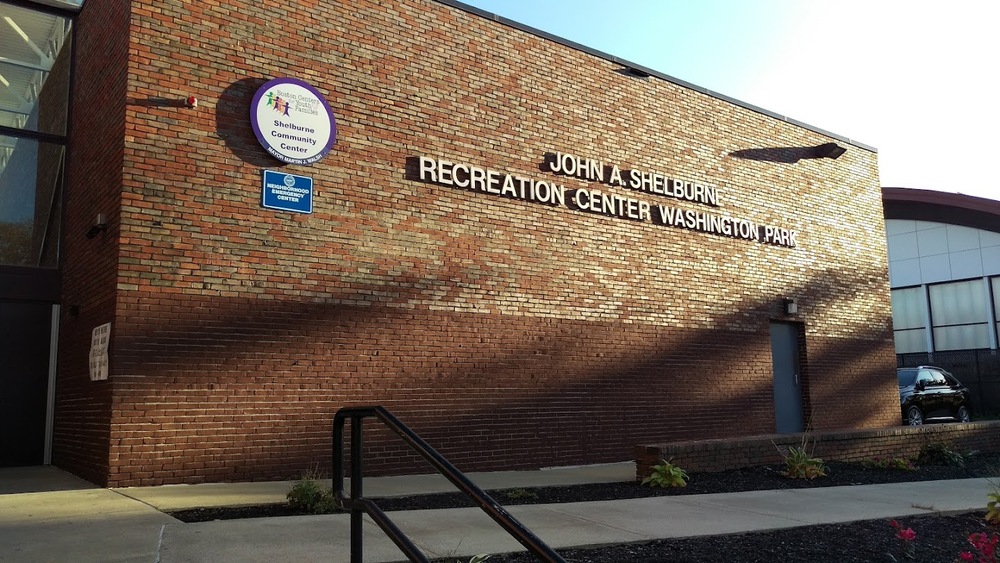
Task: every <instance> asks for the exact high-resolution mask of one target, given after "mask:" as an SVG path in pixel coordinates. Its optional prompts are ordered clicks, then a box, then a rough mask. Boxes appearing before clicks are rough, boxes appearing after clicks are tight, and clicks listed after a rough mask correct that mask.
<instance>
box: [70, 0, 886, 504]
mask: <svg viewBox="0 0 1000 563" xmlns="http://www.w3.org/2000/svg"><path fill="white" fill-rule="evenodd" d="M129 10H130V11H129ZM126 19H127V22H126ZM97 21H100V22H101V23H100V24H99V25H100V28H99V29H95V28H94V26H93V24H91V23H89V22H97ZM125 30H128V33H126V31H125ZM78 32H79V34H80V37H79V38H78V52H77V59H78V67H77V87H76V89H75V90H74V96H75V97H74V106H73V109H74V113H73V117H74V133H73V135H74V136H73V147H74V151H77V152H76V153H75V154H76V156H75V157H74V159H73V161H72V162H73V164H72V165H71V171H73V173H72V174H71V175H70V179H69V182H68V188H67V190H68V194H67V239H68V240H67V242H66V246H67V252H66V256H67V258H66V260H65V264H66V268H65V270H64V272H65V273H64V279H65V281H64V286H65V287H64V301H65V302H66V303H67V304H70V303H79V304H80V305H81V307H80V314H79V316H78V317H73V318H67V319H64V322H63V326H62V335H61V345H60V350H61V356H60V383H59V385H60V387H59V389H60V393H61V397H60V400H59V405H58V407H57V427H56V444H55V449H56V455H55V459H56V460H57V463H59V464H64V465H66V466H67V467H70V468H73V469H75V470H77V471H79V472H81V474H84V475H85V476H87V477H88V478H91V479H94V480H97V481H99V482H102V483H105V484H108V485H114V486H130V485H152V484H161V483H182V482H183V483H192V482H201V481H222V480H250V479H278V478H291V477H295V476H297V475H300V474H301V473H303V472H304V471H306V470H307V469H309V468H311V467H313V466H315V465H319V466H320V467H321V468H323V467H329V459H330V451H329V449H330V445H329V442H330V440H329V438H330V429H331V421H332V417H333V413H334V412H335V410H336V409H337V408H339V407H341V406H346V405H364V404H382V405H384V406H386V407H388V408H389V409H390V410H392V411H393V412H394V413H395V414H397V415H398V416H399V417H400V418H401V419H402V420H403V422H405V423H407V424H410V425H412V426H413V428H414V429H415V430H416V431H417V432H418V433H420V434H421V435H422V436H423V437H424V438H425V439H427V440H428V441H429V442H430V443H431V444H433V445H434V446H435V447H438V448H439V449H440V450H441V451H442V453H444V454H445V455H446V456H448V457H449V458H450V459H451V460H452V461H453V462H454V463H455V464H456V465H457V466H458V467H459V468H460V469H463V470H483V469H510V468H531V467H539V466H551V465H566V464H580V463H596V462H609V461H620V460H623V459H628V458H630V457H631V455H632V448H633V446H634V445H635V444H637V443H659V442H663V441H673V440H697V439H705V438H716V437H723V436H726V437H732V436H749V435H755V434H769V433H772V432H774V428H775V420H774V403H773V398H772V388H771V379H772V368H771V348H770V340H769V333H768V326H769V323H770V322H771V321H773V320H787V321H791V322H796V323H800V326H801V331H802V335H803V340H804V342H803V345H804V350H803V354H802V364H803V365H802V368H803V369H802V375H803V378H804V383H805V388H806V389H807V393H808V394H807V396H806V397H805V398H804V402H805V404H806V411H807V412H806V413H805V414H806V419H807V421H808V422H809V423H810V426H811V428H813V429H816V430H823V429H832V428H842V427H854V428H879V427H885V426H889V425H893V424H898V419H899V413H898V412H897V411H898V405H897V396H896V394H897V392H896V386H895V378H894V376H893V368H894V366H895V357H894V354H893V345H892V332H891V317H890V307H889V292H888V282H887V261H886V252H885V233H884V227H883V221H882V208H881V200H880V192H879V189H878V173H877V158H876V155H875V154H874V153H873V152H871V151H869V150H867V149H865V148H863V147H856V146H851V147H849V150H848V152H847V153H846V154H845V155H843V156H841V157H840V158H839V159H837V160H832V159H815V158H808V156H809V154H808V149H807V148H808V147H813V146H816V145H818V144H821V143H825V142H828V141H829V140H830V138H829V137H827V136H825V135H823V134H820V133H817V132H815V131H812V130H810V129H808V128H804V127H801V126H798V125H796V124H794V123H789V122H787V121H783V120H780V119H776V118H774V117H772V116H769V115H765V114H762V113H759V112H756V111H753V110H751V109H747V108H744V107H741V106H739V105H735V104H732V103H730V102H728V101H726V100H722V99H720V98H718V97H713V96H710V95H707V94H705V93H701V92H698V91H695V90H693V89H690V88H687V87H684V86H681V85H677V84H674V83H672V82H669V81H666V80H662V79H660V78H656V77H651V78H645V79H643V78H636V77H633V76H629V75H628V74H627V73H626V72H624V69H623V67H622V65H621V64H619V63H615V62H611V61H609V60H607V59H604V58H600V57H597V56H595V55H593V54H589V53H586V52H583V51H580V50H576V49H573V48H571V47H568V46H565V45H562V44H559V43H556V42H553V41H551V40H549V39H546V38H543V37H540V36H538V35H535V34H531V33H528V32H525V31H523V30H519V29H515V28H512V27H509V26H506V25H503V24H502V23H498V22H495V21H491V20H489V19H486V18H483V17H481V16H479V15H476V14H474V13H469V12H467V11H464V10H462V9H459V8H456V7H453V6H450V5H448V4H444V3H438V2H433V1H430V0H400V1H394V2H375V1H359V2H353V3H341V2H320V3H303V2H299V3H283V4H277V3H273V2H235V1H234V2H222V3H188V2H114V1H111V0H88V2H87V3H86V5H85V6H84V8H83V11H82V15H81V16H80V22H79V23H78ZM126 72H127V85H126V83H125V77H126ZM279 76H292V77H295V78H299V79H302V80H304V81H306V82H308V83H310V84H311V85H313V86H315V87H316V88H318V89H319V90H320V91H321V92H323V93H324V94H325V96H326V98H327V100H328V101H329V103H330V106H331V108H332V110H333V112H334V114H335V115H336V119H337V126H338V138H337V143H336V145H335V146H334V149H333V151H332V152H331V153H330V154H329V155H328V156H327V157H326V158H324V159H323V160H321V161H320V162H318V163H317V164H314V165H312V166H295V165H283V164H281V163H279V162H277V161H276V160H274V159H273V158H271V157H270V156H268V155H267V153H266V152H265V151H264V149H263V148H261V146H260V145H259V144H258V142H257V141H256V139H255V138H254V135H253V132H252V130H251V128H250V123H249V118H248V116H249V106H250V100H251V98H252V96H253V94H254V92H255V90H256V89H257V88H258V87H259V86H260V85H261V84H263V83H264V82H265V81H266V80H268V79H270V78H273V77H279ZM188 95H194V96H196V97H198V99H199V100H200V103H199V107H197V108H185V107H182V104H181V103H180V101H181V100H183V99H184V98H185V97H186V96H188ZM98 100H105V104H106V105H104V106H101V105H99V104H97V101H98ZM91 132H92V133H91ZM84 136H91V137H92V138H93V139H94V141H96V142H94V141H90V142H88V141H86V140H81V137H84ZM842 144H844V143H842ZM555 152H560V153H569V154H573V155H578V156H580V157H581V158H589V159H594V160H599V161H601V162H603V163H604V164H606V165H608V166H611V165H618V166H620V167H621V169H623V170H632V169H634V170H642V171H649V172H660V173H663V174H664V175H667V176H668V177H670V178H678V179H683V180H687V181H691V182H695V183H698V184H703V185H714V186H717V187H718V196H719V204H720V205H719V206H718V207H716V206H712V205H705V204H702V203H697V202H691V201H683V200H680V199H676V198H668V197H665V196H664V195H660V194H655V193H646V192H641V191H636V190H631V189H626V188H625V187H622V186H612V185H608V183H607V182H603V183H602V182H595V181H587V180H583V179H579V178H574V177H570V176H565V175H563V176H560V175H556V174H554V173H553V172H551V171H550V170H549V169H548V168H547V164H546V158H547V157H546V155H547V154H550V153H555ZM421 156H427V157H429V158H432V159H436V160H448V161H450V162H453V163H468V164H471V165H473V166H477V167H482V168H483V169H494V170H497V171H502V172H503V173H504V174H512V175H516V176H519V177H525V178H530V179H532V180H536V181H544V182H547V183H554V184H559V185H563V186H564V187H565V188H566V190H567V191H568V193H569V194H571V195H570V197H572V194H573V193H575V190H596V191H599V192H601V193H603V194H608V195H618V196H620V197H622V198H632V199H634V200H638V201H640V202H646V203H649V204H650V205H651V209H652V210H653V211H652V213H651V214H652V215H653V217H652V218H650V220H636V219H629V218H627V217H612V216H607V215H602V214H597V213H590V212H585V211H581V210H578V209H575V208H573V207H572V206H570V205H546V204H543V203H539V202H535V201H529V200H527V199H525V198H519V197H509V194H508V197H502V196H501V195H500V194H494V193H489V192H484V191H476V190H470V189H462V188H460V187H456V186H448V185H441V184H440V182H439V183H435V182H432V181H429V180H428V179H427V178H424V180H423V181H421V178H420V175H421V172H420V163H419V157H421ZM549 158H551V157H549ZM265 168H266V169H275V170H278V169H280V170H284V171H286V172H291V173H295V174H303V175H307V176H311V177H313V178H314V180H315V185H316V188H315V202H314V212H313V213H312V214H309V215H302V214H293V213H286V212H277V211H273V210H268V209H263V208H262V207H261V205H260V197H261V170H262V169H265ZM658 204H659V205H664V206H668V207H670V208H673V209H679V210H681V211H688V210H690V211H696V212H702V213H711V214H715V215H720V216H728V217H734V218H738V219H742V220H747V221H752V222H754V223H756V224H759V225H772V226H778V227H783V228H786V229H790V230H795V231H796V232H797V239H796V246H795V247H794V248H789V247H788V246H781V245H773V244H765V243H763V242H759V241H749V240H741V239H739V238H734V237H726V236H720V235H713V234H707V233H703V232H698V231H696V230H688V229H684V228H678V227H673V226H666V225H661V224H657V221H656V220H655V215H656V209H657V207H656V205H658ZM74 206H75V209H73V210H70V208H71V207H74ZM97 211H100V212H103V213H105V214H107V215H109V217H111V229H110V230H109V232H108V233H107V235H106V237H105V238H101V239H95V240H83V239H82V236H81V237H80V240H76V239H74V238H73V235H75V234H76V233H80V234H81V235H82V233H83V232H84V231H85V230H86V227H85V225H86V222H87V221H90V220H92V217H93V216H94V215H95V214H96V212H97ZM786 242H787V241H786ZM785 297H794V298H796V299H798V302H799V306H800V313H799V314H798V315H796V316H794V317H791V318H786V317H783V316H782V299H783V298H785ZM103 322H112V323H113V335H112V338H113V343H112V356H111V378H110V380H109V381H108V382H89V381H86V374H87V366H86V359H87V355H86V350H87V346H88V345H89V336H90V329H91V328H93V326H96V325H97V324H101V323H103ZM844 405H851V408H844ZM368 443H369V445H370V452H369V453H370V454H371V458H370V460H368V461H367V464H368V467H369V468H370V469H371V471H373V472H376V473H388V472H406V471H410V472H414V471H426V467H425V466H423V465H421V464H420V463H418V462H415V461H416V460H415V458H413V457H412V456H409V455H407V454H406V453H405V451H404V450H403V449H402V446H401V445H400V444H398V442H396V441H394V440H391V439H388V438H386V437H385V436H383V435H381V434H378V433H375V434H374V435H373V437H372V438H370V439H369V440H368ZM82 452H87V453H86V454H84V453H82ZM88 456H89V457H88ZM85 468H87V469H85ZM102 472H106V475H103V476H101V473H102ZM95 475H97V476H98V477H95ZM102 477H103V478H102Z"/></svg>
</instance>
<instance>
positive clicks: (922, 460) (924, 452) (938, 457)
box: [917, 442, 965, 467]
mask: <svg viewBox="0 0 1000 563" xmlns="http://www.w3.org/2000/svg"><path fill="white" fill-rule="evenodd" d="M917 463H918V464H920V465H950V466H954V467H965V456H963V455H962V454H960V453H958V452H956V451H953V450H952V449H950V448H949V447H948V446H947V445H946V444H942V443H940V442H935V443H933V444H925V445H924V447H922V448H920V455H918V456H917Z"/></svg>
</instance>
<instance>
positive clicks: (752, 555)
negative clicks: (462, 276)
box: [171, 455, 1000, 563]
mask: <svg viewBox="0 0 1000 563" xmlns="http://www.w3.org/2000/svg"><path fill="white" fill-rule="evenodd" d="M826 466H827V476H826V477H821V478H817V479H812V480H806V479H790V478H788V477H785V476H784V475H782V471H783V469H784V467H783V466H776V465H774V466H771V465H768V466H758V467H750V468H745V469H736V470H730V471H721V472H713V473H693V474H691V475H690V476H689V480H688V486H686V487H680V488H669V489H662V488H650V487H647V486H641V485H640V484H639V483H636V482H623V483H599V484H590V485H573V486H564V487H539V488H519V489H506V490H497V491H489V494H490V495H491V496H492V497H493V498H495V499H496V500H498V501H499V502H500V503H501V504H504V505H506V506H510V505H518V504H556V503H564V502H581V501H599V500H615V499H627V498H641V497H650V496H664V495H668V496H677V495H690V494H709V493H726V492H740V491H757V490H774V489H793V488H808V487H831V486H843V485H870V484H878V483H900V482H912V481H931V480H939V479H965V478H971V477H998V476H1000V455H980V456H972V457H970V458H968V459H967V461H966V464H965V466H964V467H958V466H945V465H927V466H923V467H919V468H917V470H915V471H905V470H899V469H876V468H872V467H868V466H865V465H863V464H860V463H844V462H829V463H827V464H826ZM998 483H1000V481H998ZM985 504H986V499H985V498H984V499H983V506H984V508H985ZM378 505H379V506H380V507H381V508H382V509H383V510H385V511H387V512H388V511H395V510H421V509H424V510H425V509H435V508H458V507H467V506H474V505H473V504H472V503H471V502H470V501H469V500H468V499H467V498H466V497H465V496H464V495H462V494H461V493H443V494H428V495H414V496H409V497H395V498H384V499H379V500H378ZM296 514H301V513H300V512H297V511H295V510H293V509H291V508H290V507H289V506H288V505H286V504H280V505H263V506H249V507H237V508H201V509H194V510H184V511H177V512H172V513H171V515H172V516H174V517H175V518H178V519H179V520H182V521H184V522H202V521H207V520H219V519H230V518H259V517H272V516H289V515H296ZM900 522H901V523H902V525H903V526H904V527H909V528H912V529H913V531H914V532H915V533H916V540H915V541H914V542H913V545H914V548H915V549H914V550H913V552H912V553H911V554H910V555H912V557H913V558H912V559H910V558H907V557H905V555H906V554H904V553H903V551H902V549H901V542H900V540H899V539H897V538H896V536H895V531H894V530H893V529H892V528H890V526H889V524H888V521H887V520H871V521H862V522H851V523H846V524H828V525H819V526H805V527H801V528H793V529H787V530H778V531H773V532H754V533H746V534H737V535H725V536H706V537H698V538H684V539H676V540H658V541H653V542H646V543H638V544H618V545H611V546H601V547H596V548H593V549H573V550H563V551H560V553H561V554H562V555H563V557H565V558H566V560H567V561H573V562H599V561H600V562H616V563H622V562H629V563H631V562H653V561H699V562H700V561H732V562H756V561H760V562H765V561H766V562H769V563H770V562H775V561H810V562H821V563H822V562H831V563H833V562H837V563H852V562H871V561H894V560H898V561H904V560H905V561H934V562H950V561H957V560H958V556H959V553H960V552H962V551H968V550H970V549H971V546H970V545H969V543H968V537H969V534H971V533H974V532H983V531H991V530H990V529H989V528H987V526H986V524H985V522H984V520H983V514H982V513H972V514H962V515H951V516H921V517H913V518H906V519H901V520H900ZM534 560H535V559H534V558H533V557H531V556H528V555H526V554H506V555H502V554H500V555H494V556H492V557H491V558H490V559H489V561H490V563H520V562H528V561H534Z"/></svg>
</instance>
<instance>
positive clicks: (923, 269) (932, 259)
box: [920, 254, 954, 283]
mask: <svg viewBox="0 0 1000 563" xmlns="http://www.w3.org/2000/svg"><path fill="white" fill-rule="evenodd" d="M920 278H921V281H922V282H923V283H937V282H943V281H951V280H953V279H954V278H953V277H952V275H951V262H949V261H948V255H947V254H941V255H937V256H924V257H923V258H921V259H920Z"/></svg>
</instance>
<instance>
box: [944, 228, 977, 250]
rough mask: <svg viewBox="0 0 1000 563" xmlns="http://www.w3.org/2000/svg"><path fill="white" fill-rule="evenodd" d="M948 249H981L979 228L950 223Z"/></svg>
mask: <svg viewBox="0 0 1000 563" xmlns="http://www.w3.org/2000/svg"><path fill="white" fill-rule="evenodd" d="M947 231H948V251H949V252H960V251H962V250H973V249H977V250H978V249H979V229H973V228H970V227H961V226H959V225H948V227H947Z"/></svg>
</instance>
